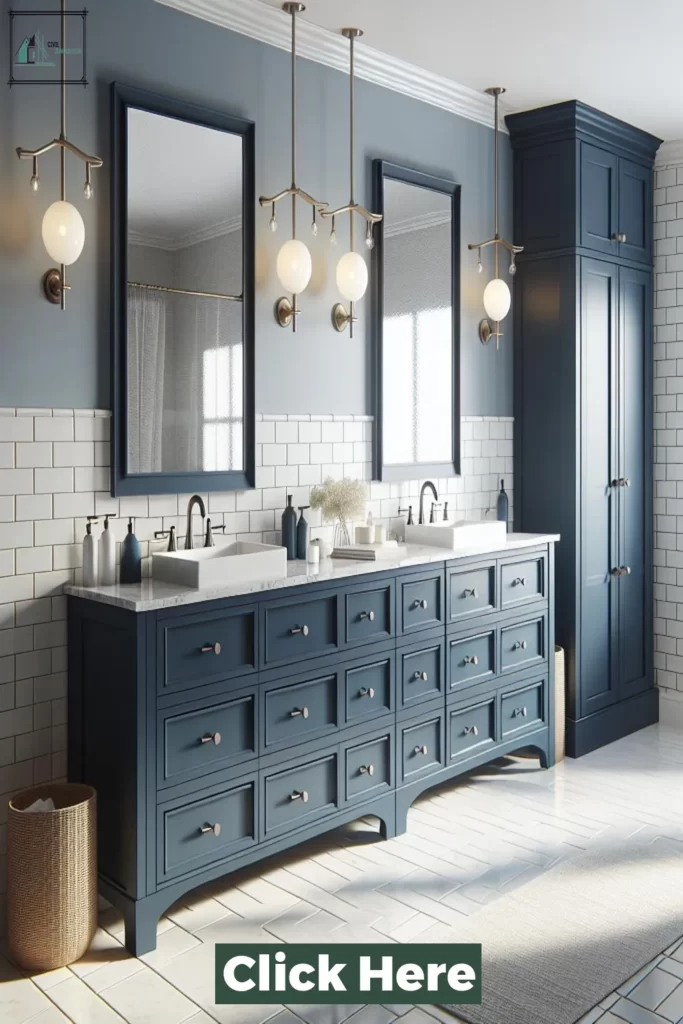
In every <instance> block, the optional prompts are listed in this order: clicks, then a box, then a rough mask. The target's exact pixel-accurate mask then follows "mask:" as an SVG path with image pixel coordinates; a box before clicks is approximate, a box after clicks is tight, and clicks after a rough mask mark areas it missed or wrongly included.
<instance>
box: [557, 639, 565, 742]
mask: <svg viewBox="0 0 683 1024" xmlns="http://www.w3.org/2000/svg"><path fill="white" fill-rule="evenodd" d="M565 716H566V711H565V689H564V648H562V647H556V648H555V760H556V761H561V760H562V758H563V757H564V755H565V729H566V724H567V723H566V717H565Z"/></svg>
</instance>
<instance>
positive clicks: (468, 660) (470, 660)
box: [465, 654, 479, 665]
mask: <svg viewBox="0 0 683 1024" xmlns="http://www.w3.org/2000/svg"><path fill="white" fill-rule="evenodd" d="M465 664H466V665H478V664H479V658H478V657H477V655H476V654H473V655H472V656H471V657H470V655H469V654H468V655H467V656H466V658H465Z"/></svg>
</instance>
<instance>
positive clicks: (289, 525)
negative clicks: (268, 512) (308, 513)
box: [282, 494, 296, 562]
mask: <svg viewBox="0 0 683 1024" xmlns="http://www.w3.org/2000/svg"><path fill="white" fill-rule="evenodd" d="M282 547H283V548H287V558H288V559H289V561H290V562H291V561H293V560H294V559H295V558H296V512H295V511H294V506H293V505H292V495H291V494H288V495H287V508H286V509H285V510H284V512H283V513H282Z"/></svg>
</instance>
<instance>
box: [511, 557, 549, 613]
mask: <svg viewBox="0 0 683 1024" xmlns="http://www.w3.org/2000/svg"><path fill="white" fill-rule="evenodd" d="M546 573H547V568H546V557H545V555H536V556H535V557H534V558H525V559H520V560H519V561H516V562H504V563H503V565H501V568H500V594H501V606H502V607H503V608H514V607H516V606H517V605H520V604H527V603H528V602H530V601H542V600H544V599H545V598H546V597H547V596H548V588H547V586H546Z"/></svg>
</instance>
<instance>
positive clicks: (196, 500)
mask: <svg viewBox="0 0 683 1024" xmlns="http://www.w3.org/2000/svg"><path fill="white" fill-rule="evenodd" d="M195 505H198V506H199V511H200V513H201V516H202V533H203V532H204V530H203V524H204V520H205V519H206V507H205V505H204V502H203V501H202V499H201V498H200V497H199V495H198V494H193V495H192V497H191V498H190V500H189V501H188V503H187V530H186V532H185V550H186V551H189V550H190V548H193V547H194V541H193V540H192V510H193V508H194V507H195Z"/></svg>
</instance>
